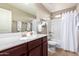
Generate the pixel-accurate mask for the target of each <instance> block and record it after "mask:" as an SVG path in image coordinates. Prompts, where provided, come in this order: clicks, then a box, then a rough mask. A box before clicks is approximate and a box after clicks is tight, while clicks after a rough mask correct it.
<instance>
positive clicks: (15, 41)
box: [0, 34, 47, 51]
mask: <svg viewBox="0 0 79 59" xmlns="http://www.w3.org/2000/svg"><path fill="white" fill-rule="evenodd" d="M44 36H47V35H46V34H37V35H31V36H28V37H21V38H14V37H12V38H11V37H10V38H5V39H7V40H6V41H5V40H4V41H0V51H2V50H5V49H8V48H11V47H14V46H17V45H20V44H23V43H26V42H30V41H32V40H36V39H38V38H41V37H44ZM0 39H1V38H0ZM8 39H9V42H8ZM10 39H11V40H10Z"/></svg>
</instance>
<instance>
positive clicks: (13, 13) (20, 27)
mask: <svg viewBox="0 0 79 59" xmlns="http://www.w3.org/2000/svg"><path fill="white" fill-rule="evenodd" d="M21 7H22V8H21ZM30 8H31V9H30ZM35 15H36V14H35V7H34V5H33V4H30V5H29V6H28V5H26V4H23V3H4V4H3V3H2V4H1V3H0V33H15V32H25V31H32V20H33V19H35Z"/></svg>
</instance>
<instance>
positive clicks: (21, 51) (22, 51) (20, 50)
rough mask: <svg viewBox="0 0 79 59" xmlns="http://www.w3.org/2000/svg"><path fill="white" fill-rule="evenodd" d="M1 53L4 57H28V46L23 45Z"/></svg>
mask: <svg viewBox="0 0 79 59" xmlns="http://www.w3.org/2000/svg"><path fill="white" fill-rule="evenodd" d="M1 53H2V55H3V56H25V55H27V46H26V44H22V45H19V46H16V47H13V48H10V49H8V50H6V51H3V52H1Z"/></svg>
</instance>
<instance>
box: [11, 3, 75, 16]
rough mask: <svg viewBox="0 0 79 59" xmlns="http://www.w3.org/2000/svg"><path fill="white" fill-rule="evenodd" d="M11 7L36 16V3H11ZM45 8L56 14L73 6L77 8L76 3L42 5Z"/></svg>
mask: <svg viewBox="0 0 79 59" xmlns="http://www.w3.org/2000/svg"><path fill="white" fill-rule="evenodd" d="M10 5H12V6H14V7H16V8H18V9H20V10H22V11H24V12H26V13H29V14H31V15H35V16H36V11H37V9H36V4H34V3H10ZM42 5H43V7H45V8H46V9H47V10H48V11H49V12H55V11H58V10H62V9H66V8H69V7H72V6H75V5H76V4H75V3H42Z"/></svg>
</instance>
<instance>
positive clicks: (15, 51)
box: [0, 36, 48, 56]
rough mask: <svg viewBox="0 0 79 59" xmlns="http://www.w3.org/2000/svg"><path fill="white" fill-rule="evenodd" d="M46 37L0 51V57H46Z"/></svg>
mask: <svg viewBox="0 0 79 59" xmlns="http://www.w3.org/2000/svg"><path fill="white" fill-rule="evenodd" d="M47 45H48V43H47V36H45V37H42V38H39V39H35V40H32V41H30V42H27V43H23V44H20V45H18V46H15V47H12V48H9V49H6V50H4V51H0V56H47V55H48V46H47Z"/></svg>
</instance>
